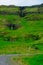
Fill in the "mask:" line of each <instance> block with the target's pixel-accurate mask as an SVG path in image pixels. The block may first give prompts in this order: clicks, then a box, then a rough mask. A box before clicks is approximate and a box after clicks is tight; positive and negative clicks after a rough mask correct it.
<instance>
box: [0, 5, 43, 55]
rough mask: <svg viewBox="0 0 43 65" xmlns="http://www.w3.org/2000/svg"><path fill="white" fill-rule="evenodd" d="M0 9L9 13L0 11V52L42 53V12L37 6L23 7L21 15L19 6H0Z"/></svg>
mask: <svg viewBox="0 0 43 65" xmlns="http://www.w3.org/2000/svg"><path fill="white" fill-rule="evenodd" d="M41 8H42V10H43V7H41ZM30 10H31V11H30ZM0 11H1V12H7V13H8V12H9V13H10V14H9V13H8V14H2V13H0V54H27V53H30V54H34V53H43V13H42V12H41V13H38V7H26V8H24V10H23V12H24V13H25V14H26V15H25V16H23V17H21V16H20V15H19V11H20V9H19V7H14V6H9V7H8V6H0ZM15 12H16V13H17V14H15ZM29 12H30V13H29ZM36 12H37V13H36ZM12 13H14V14H12Z"/></svg>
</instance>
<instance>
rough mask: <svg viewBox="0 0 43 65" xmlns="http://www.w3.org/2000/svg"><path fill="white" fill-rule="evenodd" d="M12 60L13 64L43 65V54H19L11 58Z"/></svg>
mask: <svg viewBox="0 0 43 65" xmlns="http://www.w3.org/2000/svg"><path fill="white" fill-rule="evenodd" d="M11 62H12V64H13V65H14V64H16V65H43V54H36V55H28V56H17V57H13V58H11Z"/></svg>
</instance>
